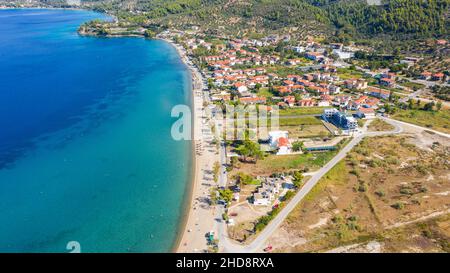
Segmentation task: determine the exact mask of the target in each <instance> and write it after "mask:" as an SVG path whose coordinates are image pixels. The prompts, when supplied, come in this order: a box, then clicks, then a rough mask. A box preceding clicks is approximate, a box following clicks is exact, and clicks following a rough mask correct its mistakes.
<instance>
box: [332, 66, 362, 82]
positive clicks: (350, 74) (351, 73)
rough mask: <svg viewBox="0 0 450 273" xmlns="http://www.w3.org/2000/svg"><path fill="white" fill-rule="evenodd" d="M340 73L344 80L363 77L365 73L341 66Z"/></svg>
mask: <svg viewBox="0 0 450 273" xmlns="http://www.w3.org/2000/svg"><path fill="white" fill-rule="evenodd" d="M337 72H338V75H339V78H341V79H342V80H348V79H360V78H363V76H364V73H362V72H360V71H356V70H350V69H347V68H339V69H338V71H337Z"/></svg>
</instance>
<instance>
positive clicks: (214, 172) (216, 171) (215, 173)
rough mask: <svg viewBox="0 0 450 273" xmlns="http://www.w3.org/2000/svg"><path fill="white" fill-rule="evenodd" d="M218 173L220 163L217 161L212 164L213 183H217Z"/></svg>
mask: <svg viewBox="0 0 450 273" xmlns="http://www.w3.org/2000/svg"><path fill="white" fill-rule="evenodd" d="M219 171H220V163H219V162H218V161H216V162H214V166H213V174H214V175H213V176H214V177H213V178H214V182H215V183H217V181H218V179H219Z"/></svg>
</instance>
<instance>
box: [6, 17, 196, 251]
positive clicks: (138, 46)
mask: <svg viewBox="0 0 450 273" xmlns="http://www.w3.org/2000/svg"><path fill="white" fill-rule="evenodd" d="M94 18H100V19H108V18H106V17H105V16H104V15H101V14H98V13H94V12H87V11H74V10H41V9H20V10H0V252H68V250H67V249H66V246H67V243H68V242H70V241H76V242H78V243H79V244H80V247H81V252H167V251H170V250H171V248H172V247H173V245H174V243H175V241H176V239H177V233H178V231H179V228H180V222H181V221H182V218H183V217H182V216H183V214H184V202H185V198H186V196H185V195H186V193H187V192H188V189H189V184H190V176H191V164H192V162H191V143H190V142H186V141H184V142H177V141H174V140H172V138H171V135H170V129H171V125H172V123H173V122H174V120H175V119H174V118H171V116H170V111H171V109H172V107H173V106H174V105H177V104H188V105H190V103H191V90H190V88H191V87H190V82H191V78H190V73H189V71H188V70H187V68H186V67H185V65H184V64H183V63H182V62H181V60H180V58H179V56H178V54H177V52H176V50H175V49H174V48H173V47H172V46H171V45H169V44H167V43H165V42H162V41H149V40H145V39H140V38H113V39H110V38H93V37H80V36H79V35H78V34H77V33H76V30H77V28H78V26H79V25H80V24H81V23H83V22H85V21H88V20H91V19H94Z"/></svg>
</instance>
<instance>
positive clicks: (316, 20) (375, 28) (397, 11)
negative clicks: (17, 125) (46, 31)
mask: <svg viewBox="0 0 450 273" xmlns="http://www.w3.org/2000/svg"><path fill="white" fill-rule="evenodd" d="M40 1H41V2H44V3H50V4H51V3H56V4H58V3H59V4H61V3H65V2H66V1H63V0H40ZM1 2H2V0H0V3H1ZM371 2H377V1H371ZM379 2H381V3H382V4H381V5H368V4H367V1H366V0H85V1H82V3H83V4H85V5H88V6H90V7H93V8H96V9H100V10H107V11H109V12H113V13H114V14H116V15H117V16H118V17H119V18H121V19H124V20H128V21H133V22H135V23H140V24H145V23H146V22H148V21H149V20H150V21H152V22H157V23H159V24H166V25H176V26H178V25H186V24H187V25H189V24H198V25H202V26H206V27H209V28H211V29H219V28H220V29H223V30H230V31H237V32H242V31H246V30H249V29H251V30H254V31H262V30H276V29H280V28H291V27H296V28H299V29H301V28H316V29H317V30H319V31H323V32H325V33H326V32H328V33H329V34H333V35H334V36H335V37H337V38H339V39H347V38H351V37H358V38H361V37H376V36H379V35H383V36H386V35H391V36H392V37H397V38H398V37H401V36H402V35H406V36H408V37H430V36H431V37H432V36H434V37H446V36H448V32H449V29H450V23H449V16H450V12H449V9H450V0H381V1H379Z"/></svg>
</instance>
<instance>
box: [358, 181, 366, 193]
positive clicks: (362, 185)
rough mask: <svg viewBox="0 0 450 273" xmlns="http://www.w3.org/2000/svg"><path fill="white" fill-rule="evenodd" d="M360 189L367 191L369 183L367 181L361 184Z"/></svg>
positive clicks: (360, 190)
mask: <svg viewBox="0 0 450 273" xmlns="http://www.w3.org/2000/svg"><path fill="white" fill-rule="evenodd" d="M358 191H359V192H366V191H367V184H366V183H361V184H359V186H358Z"/></svg>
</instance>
